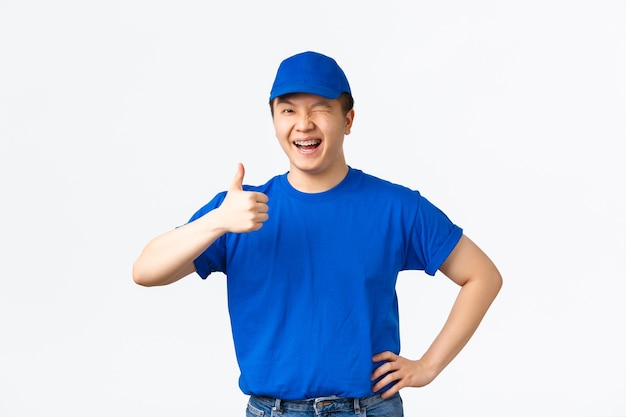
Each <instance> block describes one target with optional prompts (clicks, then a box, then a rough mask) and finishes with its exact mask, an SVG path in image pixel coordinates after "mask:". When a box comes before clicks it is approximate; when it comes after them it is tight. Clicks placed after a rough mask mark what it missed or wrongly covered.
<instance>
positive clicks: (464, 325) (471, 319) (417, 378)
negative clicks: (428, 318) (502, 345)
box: [372, 236, 502, 397]
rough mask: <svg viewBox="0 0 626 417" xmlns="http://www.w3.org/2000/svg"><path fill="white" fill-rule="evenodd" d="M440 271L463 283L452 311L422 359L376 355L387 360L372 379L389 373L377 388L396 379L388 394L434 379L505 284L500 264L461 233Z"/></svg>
mask: <svg viewBox="0 0 626 417" xmlns="http://www.w3.org/2000/svg"><path fill="white" fill-rule="evenodd" d="M440 271H441V272H443V273H444V274H445V275H446V276H447V277H448V278H450V279H451V280H452V281H454V282H455V283H457V284H458V285H460V286H461V290H460V291H459V294H458V296H457V298H456V301H455V302H454V305H453V306H452V310H451V311H450V315H449V316H448V319H447V320H446V323H445V324H444V326H443V328H442V330H441V332H440V333H439V335H438V336H437V337H436V338H435V340H434V341H433V343H432V344H431V346H430V347H429V349H428V350H427V351H426V353H424V355H423V356H422V358H421V359H419V360H416V361H413V360H409V359H406V358H403V357H402V356H398V355H396V354H394V353H392V352H382V353H379V354H377V355H375V356H374V358H373V361H374V362H382V361H387V362H386V363H385V364H383V365H381V366H380V367H378V368H377V369H376V370H375V371H374V373H373V374H372V380H375V379H376V378H379V377H381V376H383V375H385V374H387V375H386V376H385V377H384V378H382V379H381V380H380V381H378V382H377V383H376V384H375V385H374V387H373V391H378V390H380V389H382V388H383V387H384V386H386V385H387V384H389V383H391V382H393V381H396V384H395V385H394V386H393V387H391V388H390V389H389V390H387V391H386V392H385V393H384V394H383V396H384V397H389V396H391V395H393V394H394V393H396V392H397V391H399V390H400V389H401V388H404V387H422V386H424V385H427V384H429V383H430V382H432V381H433V380H434V379H435V378H436V377H437V375H439V373H441V371H443V369H444V368H445V367H446V366H447V365H448V364H449V363H450V362H451V361H452V359H454V357H455V356H456V355H457V354H458V353H459V352H460V351H461V349H463V347H464V346H465V345H466V344H467V342H468V341H469V339H470V338H471V337H472V335H473V334H474V332H475V331H476V329H477V328H478V325H479V324H480V322H481V321H482V319H483V317H484V315H485V313H486V312H487V310H488V309H489V306H490V305H491V303H492V302H493V300H494V299H495V297H496V295H497V294H498V292H499V291H500V287H501V286H502V277H501V276H500V273H499V272H498V269H497V268H496V266H495V265H494V264H493V262H491V260H490V259H489V258H488V257H487V255H486V254H485V253H484V252H483V251H482V250H481V249H480V248H479V247H478V246H476V244H474V242H472V241H471V240H470V239H469V238H468V237H466V236H462V237H461V240H460V241H459V243H458V244H457V246H456V247H455V248H454V250H453V251H452V253H451V254H450V255H449V256H448V259H446V261H445V262H444V263H443V265H442V266H441V268H440Z"/></svg>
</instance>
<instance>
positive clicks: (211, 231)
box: [133, 164, 268, 286]
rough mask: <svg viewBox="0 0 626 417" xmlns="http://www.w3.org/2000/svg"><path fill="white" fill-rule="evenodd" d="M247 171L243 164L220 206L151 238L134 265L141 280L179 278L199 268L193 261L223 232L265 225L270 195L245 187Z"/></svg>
mask: <svg viewBox="0 0 626 417" xmlns="http://www.w3.org/2000/svg"><path fill="white" fill-rule="evenodd" d="M244 174H245V171H244V167H243V165H241V164H239V166H238V167H237V173H236V174H235V178H234V179H233V183H232V184H231V186H230V188H229V189H228V193H227V194H226V198H225V199H224V202H223V203H222V204H221V205H220V207H218V208H216V209H214V210H212V211H210V212H208V213H207V214H205V215H204V216H202V217H201V218H199V219H197V220H196V221H193V222H191V223H188V224H186V225H184V226H182V227H179V228H177V229H174V230H170V231H168V232H166V233H163V234H162V235H159V236H157V237H155V238H154V239H152V240H151V241H150V242H148V244H147V245H146V247H145V248H144V249H143V251H142V252H141V254H140V255H139V258H137V260H136V261H135V263H134V265H133V279H134V280H135V282H136V283H137V284H139V285H144V286H156V285H167V284H171V283H173V282H175V281H178V280H179V279H181V278H183V277H185V276H187V275H189V274H190V273H192V272H194V271H195V266H194V264H193V261H194V260H195V259H196V258H197V257H198V256H199V255H200V254H201V253H202V252H203V251H204V250H206V248H208V247H209V246H211V245H212V244H213V242H215V241H216V240H217V239H218V238H219V237H220V236H222V235H223V234H225V233H227V232H234V233H245V232H252V231H256V230H259V229H260V228H261V227H262V226H263V223H264V222H265V221H266V220H267V219H268V215H267V211H268V206H267V201H268V199H267V196H266V195H265V194H262V193H257V192H249V191H243V188H242V183H243V177H244Z"/></svg>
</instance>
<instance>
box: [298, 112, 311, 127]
mask: <svg viewBox="0 0 626 417" xmlns="http://www.w3.org/2000/svg"><path fill="white" fill-rule="evenodd" d="M296 129H297V130H300V131H307V130H310V129H313V122H312V121H311V115H310V114H309V113H301V114H300V115H299V116H298V120H297V121H296Z"/></svg>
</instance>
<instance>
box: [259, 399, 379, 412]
mask: <svg viewBox="0 0 626 417" xmlns="http://www.w3.org/2000/svg"><path fill="white" fill-rule="evenodd" d="M253 398H254V399H255V400H257V401H260V402H262V403H264V404H265V405H267V406H270V407H272V408H273V409H274V411H276V412H282V411H315V412H316V413H321V412H324V413H329V412H333V411H349V410H353V411H354V413H355V414H359V413H361V408H362V407H363V408H364V407H368V406H371V405H373V404H376V403H378V402H381V401H385V400H384V399H383V398H381V397H380V394H376V395H372V396H369V397H363V398H345V397H337V396H335V395H331V396H328V397H318V398H309V399H307V400H281V399H279V398H272V397H264V396H253Z"/></svg>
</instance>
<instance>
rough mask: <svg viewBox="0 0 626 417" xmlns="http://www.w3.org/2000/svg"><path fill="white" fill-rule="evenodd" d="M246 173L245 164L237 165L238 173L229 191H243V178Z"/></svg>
mask: <svg viewBox="0 0 626 417" xmlns="http://www.w3.org/2000/svg"><path fill="white" fill-rule="evenodd" d="M245 173H246V170H245V168H244V167H243V164H242V163H241V162H240V163H239V164H237V171H236V172H235V178H233V182H232V183H231V184H230V187H229V188H228V190H229V191H230V190H240V191H241V190H243V176H244V174H245Z"/></svg>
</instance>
